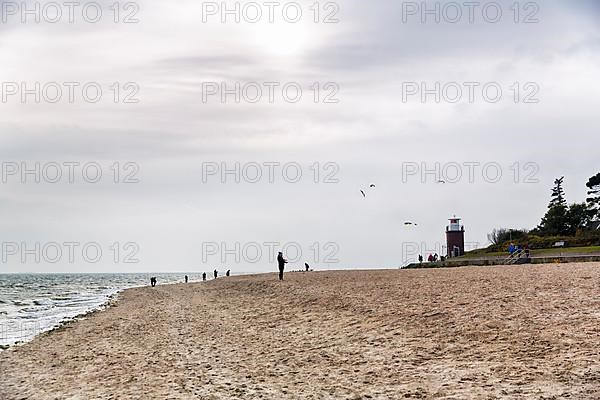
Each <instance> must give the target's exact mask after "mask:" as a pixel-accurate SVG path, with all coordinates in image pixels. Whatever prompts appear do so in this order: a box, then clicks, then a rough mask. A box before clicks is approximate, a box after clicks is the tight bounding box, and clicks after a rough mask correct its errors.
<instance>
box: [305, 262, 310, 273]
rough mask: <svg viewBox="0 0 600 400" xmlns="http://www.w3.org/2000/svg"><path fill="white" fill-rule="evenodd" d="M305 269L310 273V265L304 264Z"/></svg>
mask: <svg viewBox="0 0 600 400" xmlns="http://www.w3.org/2000/svg"><path fill="white" fill-rule="evenodd" d="M304 267H305V268H306V272H308V270H309V269H310V265H308V263H304Z"/></svg>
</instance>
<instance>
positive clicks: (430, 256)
mask: <svg viewBox="0 0 600 400" xmlns="http://www.w3.org/2000/svg"><path fill="white" fill-rule="evenodd" d="M427 261H429V262H433V254H429V257H427Z"/></svg>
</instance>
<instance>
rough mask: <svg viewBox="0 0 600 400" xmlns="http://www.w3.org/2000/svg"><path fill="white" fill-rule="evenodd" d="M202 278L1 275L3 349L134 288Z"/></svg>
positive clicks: (0, 340) (172, 275) (179, 275)
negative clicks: (152, 281) (155, 281)
mask: <svg viewBox="0 0 600 400" xmlns="http://www.w3.org/2000/svg"><path fill="white" fill-rule="evenodd" d="M185 275H188V277H189V279H190V281H191V282H193V281H199V280H202V277H201V275H200V274H197V273H195V274H192V273H187V274H186V273H177V274H175V273H166V274H160V273H153V274H148V273H145V274H14V275H12V274H0V350H2V349H6V348H8V346H11V345H14V344H18V343H23V342H27V341H30V340H31V339H33V338H34V337H35V336H36V335H39V334H40V333H42V332H46V331H49V330H52V329H53V328H56V327H58V326H60V325H61V324H62V323H64V322H65V321H68V320H71V319H73V318H74V317H76V316H79V315H81V314H85V313H88V312H91V311H94V310H98V309H101V308H103V307H104V306H105V305H106V304H107V303H108V301H109V299H110V297H111V296H113V295H115V294H116V293H118V292H120V291H122V290H124V289H127V288H132V287H139V286H147V285H149V284H150V277H151V276H155V277H156V278H157V281H158V284H159V285H161V284H171V283H182V282H183V281H184V276H185Z"/></svg>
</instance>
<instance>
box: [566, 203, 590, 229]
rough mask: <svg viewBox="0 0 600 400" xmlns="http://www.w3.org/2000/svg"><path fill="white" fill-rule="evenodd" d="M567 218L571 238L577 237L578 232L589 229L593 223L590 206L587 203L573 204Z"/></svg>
mask: <svg viewBox="0 0 600 400" xmlns="http://www.w3.org/2000/svg"><path fill="white" fill-rule="evenodd" d="M566 218H567V230H568V234H569V236H575V234H576V233H577V231H579V230H584V229H587V228H588V227H589V225H590V223H591V218H590V212H589V208H588V205H587V204H586V203H574V204H571V205H570V206H569V209H568V210H567V215H566Z"/></svg>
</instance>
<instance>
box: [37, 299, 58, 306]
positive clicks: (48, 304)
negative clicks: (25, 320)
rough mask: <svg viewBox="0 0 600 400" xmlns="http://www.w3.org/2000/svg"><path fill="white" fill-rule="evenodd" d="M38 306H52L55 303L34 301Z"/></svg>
mask: <svg viewBox="0 0 600 400" xmlns="http://www.w3.org/2000/svg"><path fill="white" fill-rule="evenodd" d="M33 304H35V305H36V306H51V305H53V304H54V302H53V301H52V300H50V299H36V300H34V301H33Z"/></svg>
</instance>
